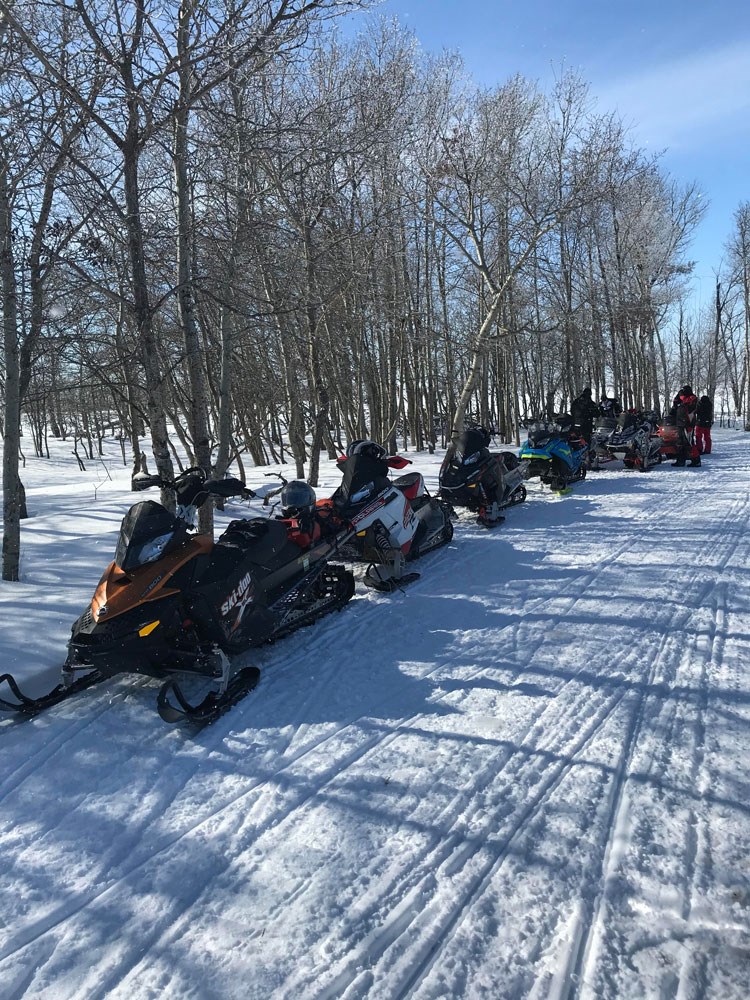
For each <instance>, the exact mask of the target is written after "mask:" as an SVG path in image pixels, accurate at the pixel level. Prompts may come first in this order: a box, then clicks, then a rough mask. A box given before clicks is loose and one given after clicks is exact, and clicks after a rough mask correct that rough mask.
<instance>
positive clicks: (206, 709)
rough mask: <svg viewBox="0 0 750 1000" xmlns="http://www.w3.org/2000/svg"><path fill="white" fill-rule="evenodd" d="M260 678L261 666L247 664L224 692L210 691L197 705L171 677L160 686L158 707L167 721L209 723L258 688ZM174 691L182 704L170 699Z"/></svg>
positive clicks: (176, 698)
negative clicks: (188, 698) (190, 700)
mask: <svg viewBox="0 0 750 1000" xmlns="http://www.w3.org/2000/svg"><path fill="white" fill-rule="evenodd" d="M259 680H260V670H258V668H257V667H243V668H242V670H239V671H238V672H237V673H236V674H235V675H234V676H233V677H231V678H230V680H229V683H228V684H227V687H226V690H225V691H224V692H223V693H221V694H219V693H217V692H216V691H210V692H209V693H208V694H207V695H206V697H205V698H204V699H203V701H201V702H199V703H198V704H197V705H191V704H190V702H189V701H188V700H187V698H186V697H185V696H184V694H183V693H182V691H181V690H180V686H179V684H178V683H177V681H176V680H175V679H174V678H170V679H169V680H168V681H165V682H164V684H162V686H161V688H160V689H159V694H158V696H157V699H156V707H157V710H158V712H159V715H160V716H161V718H162V719H163V720H164V722H169V723H175V722H195V723H197V724H198V725H201V726H205V725H208V724H209V723H210V722H214V721H215V720H216V719H218V718H219V716H220V715H223V714H224V712H226V711H227V710H228V709H230V708H232V706H233V705H236V704H237V703H238V702H239V701H241V700H242V699H243V698H244V697H245V695H246V694H249V693H250V692H251V691H252V690H253V688H255V687H256V685H257V683H258V681H259ZM170 694H171V695H172V696H173V697H174V699H175V701H177V703H178V705H175V704H174V703H173V702H172V701H170V699H169V696H170ZM178 706H179V707H178Z"/></svg>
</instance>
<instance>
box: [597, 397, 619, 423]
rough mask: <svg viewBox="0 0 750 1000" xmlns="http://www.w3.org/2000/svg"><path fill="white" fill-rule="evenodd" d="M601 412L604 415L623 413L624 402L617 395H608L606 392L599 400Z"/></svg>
mask: <svg viewBox="0 0 750 1000" xmlns="http://www.w3.org/2000/svg"><path fill="white" fill-rule="evenodd" d="M599 412H600V413H601V415H602V416H603V417H614V418H615V419H617V417H619V416H620V414H621V413H622V403H621V402H620V400H619V399H617V397H616V396H608V395H607V394H606V392H605V393H604V395H603V396H602V398H601V400H600V402H599Z"/></svg>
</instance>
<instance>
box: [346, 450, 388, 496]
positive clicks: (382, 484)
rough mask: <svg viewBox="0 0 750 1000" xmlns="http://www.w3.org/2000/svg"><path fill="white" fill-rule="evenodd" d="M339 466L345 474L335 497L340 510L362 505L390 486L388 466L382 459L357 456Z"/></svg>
mask: <svg viewBox="0 0 750 1000" xmlns="http://www.w3.org/2000/svg"><path fill="white" fill-rule="evenodd" d="M337 464H338V466H339V468H340V469H341V471H342V472H343V473H344V479H343V482H342V483H341V486H339V488H338V489H337V490H336V492H335V493H334V495H333V501H334V503H335V505H336V506H337V507H339V508H341V507H346V506H347V505H350V504H351V505H355V504H358V503H362V502H363V501H364V500H367V499H368V498H369V497H371V496H372V495H373V494H375V493H379V492H380V490H383V489H385V488H386V486H389V485H390V479H388V465H387V463H386V462H385V461H384V460H382V459H374V458H370V457H369V456H367V455H355V456H354V457H352V458H347V459H345V460H344V461H343V462H338V463H337Z"/></svg>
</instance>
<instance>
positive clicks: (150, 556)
mask: <svg viewBox="0 0 750 1000" xmlns="http://www.w3.org/2000/svg"><path fill="white" fill-rule="evenodd" d="M173 534H174V532H172V531H168V532H167V534H166V535H157V537H156V538H152V539H151V540H150V541H148V542H145V543H144V544H143V546H142V547H141V551H140V552H139V554H138V565H139V566H145V565H146V563H152V562H156V560H157V559H158V558H159V556H161V554H162V552H163V551H164V549H165V548H166V547H167V542H168V541H169V540H170V539H171V537H172V535H173Z"/></svg>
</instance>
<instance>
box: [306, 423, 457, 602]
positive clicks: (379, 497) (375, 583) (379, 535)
mask: <svg viewBox="0 0 750 1000" xmlns="http://www.w3.org/2000/svg"><path fill="white" fill-rule="evenodd" d="M336 464H337V466H338V468H339V469H340V470H341V472H343V474H344V478H343V482H342V483H341V486H339V488H338V489H337V490H336V492H335V493H334V494H333V496H332V497H331V498H330V499H329V500H321V501H318V504H317V508H316V510H317V515H318V519H319V522H320V523H321V524H322V525H323V526H324V527H323V536H324V537H325V535H326V534H327V532H328V531H330V530H334V531H340V530H341V528H342V527H350V528H351V529H352V532H353V536H352V537H351V539H350V540H349V541H348V542H347V543H346V545H345V546H344V547H343V548H342V549H341V555H342V556H343V557H344V558H345V559H348V560H350V561H353V562H360V561H365V562H368V563H369V566H368V568H367V571H366V573H365V577H364V583H365V585H366V586H368V587H370V588H372V589H373V590H378V591H381V592H383V593H388V592H391V591H393V590H396V589H399V588H401V587H402V586H403V585H404V584H407V583H411V582H412V581H413V580H417V579H419V573H406V572H405V571H404V569H405V564H406V563H407V562H411V561H413V560H414V559H418V558H420V556H423V555H425V554H426V553H427V552H431V551H432V550H433V549H437V548H439V547H440V546H441V545H447V544H448V542H450V540H451V539H452V538H453V524H452V523H451V518H450V507H449V505H448V504H446V503H444V502H442V501H440V500H437V499H435V498H434V497H431V496H430V494H429V493H428V492H427V490H426V489H425V484H424V479H423V477H422V475H421V473H419V472H411V473H408V474H406V475H403V476H399V477H398V478H397V479H394V480H391V479H389V478H388V470H389V469H402V468H404V467H405V466H407V465H411V462H410V461H409V460H408V459H405V458H403V457H402V456H400V455H393V456H391V457H388V456H387V453H386V450H385V448H383V447H382V446H381V445H379V444H376V443H375V442H374V441H366V440H363V441H353V442H352V444H350V445H349V447H348V448H347V452H346V455H344V456H342V457H341V458H339V460H338V462H337V463H336Z"/></svg>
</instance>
